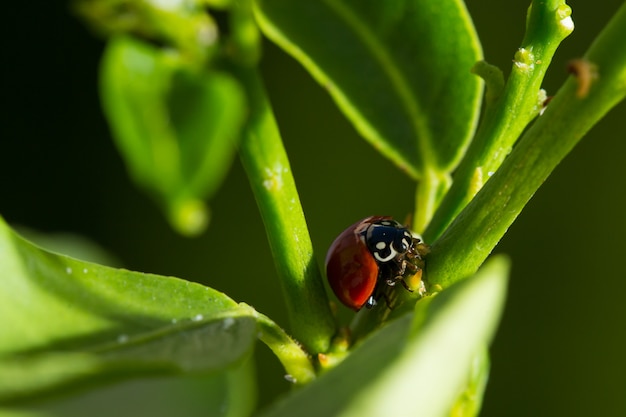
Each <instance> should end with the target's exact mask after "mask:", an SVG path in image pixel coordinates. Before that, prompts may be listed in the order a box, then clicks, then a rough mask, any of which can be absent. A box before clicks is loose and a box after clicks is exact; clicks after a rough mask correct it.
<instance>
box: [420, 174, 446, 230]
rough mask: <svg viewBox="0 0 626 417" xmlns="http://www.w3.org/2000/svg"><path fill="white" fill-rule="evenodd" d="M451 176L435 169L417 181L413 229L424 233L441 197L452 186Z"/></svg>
mask: <svg viewBox="0 0 626 417" xmlns="http://www.w3.org/2000/svg"><path fill="white" fill-rule="evenodd" d="M450 183H451V180H450V176H449V175H447V174H440V173H438V172H435V171H433V170H428V171H426V172H425V174H424V177H423V178H422V179H421V180H420V181H419V182H418V183H417V190H416V192H415V213H414V215H413V224H412V229H413V231H414V232H417V233H419V234H422V233H424V230H425V229H426V225H427V224H428V223H429V222H430V220H431V219H432V218H433V215H434V214H435V211H436V210H437V206H438V205H439V203H440V202H441V197H442V196H443V195H444V194H445V192H446V191H447V190H448V188H450Z"/></svg>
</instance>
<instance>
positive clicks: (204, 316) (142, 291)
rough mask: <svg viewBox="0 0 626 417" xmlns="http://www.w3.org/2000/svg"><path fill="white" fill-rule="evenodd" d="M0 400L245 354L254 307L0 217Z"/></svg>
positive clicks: (219, 362) (224, 363)
mask: <svg viewBox="0 0 626 417" xmlns="http://www.w3.org/2000/svg"><path fill="white" fill-rule="evenodd" d="M0 258H1V259H2V263H0V280H1V282H2V288H3V291H2V292H0V317H2V322H1V323H0V403H3V402H16V401H19V400H25V399H28V398H32V397H34V396H37V397H38V396H40V395H41V394H42V393H49V392H54V391H55V390H60V389H64V388H68V387H72V386H84V385H85V384H95V383H101V382H103V381H106V380H110V379H114V378H124V377H136V376H138V375H142V374H154V373H159V374H162V373H177V372H194V371H201V372H214V371H218V370H223V369H225V368H228V367H232V366H234V365H236V364H237V363H239V362H240V361H241V360H243V359H244V358H246V357H247V356H248V355H249V353H250V351H251V349H252V346H253V343H254V341H255V338H256V333H257V325H256V318H255V317H256V312H255V311H254V310H253V309H251V308H250V307H247V306H243V305H238V304H237V303H235V302H234V301H233V300H231V299H230V298H228V297H227V296H225V295H224V294H222V293H220V292H218V291H215V290H212V289H210V288H207V287H204V286H201V285H199V284H194V283H191V282H187V281H183V280H179V279H176V278H168V277H160V276H156V275H151V274H142V273H137V272H131V271H126V270H122V269H113V268H109V267H104V266H101V265H97V264H92V263H88V262H83V261H79V260H75V259H72V258H68V257H65V256H61V255H56V254H53V253H50V252H47V251H44V250H42V249H40V248H38V247H36V246H34V245H32V244H30V243H29V242H27V241H25V240H23V239H22V238H20V237H19V236H17V235H16V234H15V233H13V232H12V231H11V230H10V228H9V227H8V226H6V224H4V223H0Z"/></svg>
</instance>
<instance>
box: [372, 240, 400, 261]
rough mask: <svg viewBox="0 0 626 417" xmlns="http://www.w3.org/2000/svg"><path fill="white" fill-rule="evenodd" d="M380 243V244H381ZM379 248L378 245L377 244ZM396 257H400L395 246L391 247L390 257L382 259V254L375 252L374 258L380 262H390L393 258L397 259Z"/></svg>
mask: <svg viewBox="0 0 626 417" xmlns="http://www.w3.org/2000/svg"><path fill="white" fill-rule="evenodd" d="M379 243H380V242H379ZM376 245H377V246H378V243H377V244H376ZM396 255H398V252H396V251H395V249H394V248H393V246H389V256H386V257H384V258H383V257H381V256H380V254H379V253H378V252H374V258H376V260H377V261H378V262H389V261H390V260H392V259H393V258H395V257H396Z"/></svg>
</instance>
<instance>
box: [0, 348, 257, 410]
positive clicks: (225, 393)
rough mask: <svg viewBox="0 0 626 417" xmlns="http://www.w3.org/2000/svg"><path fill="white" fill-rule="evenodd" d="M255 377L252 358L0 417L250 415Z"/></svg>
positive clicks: (36, 403) (34, 404) (29, 406)
mask: <svg viewBox="0 0 626 417" xmlns="http://www.w3.org/2000/svg"><path fill="white" fill-rule="evenodd" d="M255 382H256V378H255V372H254V365H253V361H252V360H247V361H245V362H244V363H242V364H241V366H237V367H236V368H234V369H228V370H226V371H221V372H217V373H213V374H210V375H187V376H185V377H181V376H176V377H160V378H154V377H151V378H142V379H137V380H132V381H126V382H123V383H118V384H115V385H111V386H107V387H102V388H99V389H96V390H91V391H89V392H85V393H80V394H78V395H72V396H65V397H60V398H54V399H49V400H48V401H31V402H28V403H25V404H20V405H18V406H13V407H8V408H2V409H0V416H2V417H5V416H8V415H11V416H17V415H20V416H25V415H28V416H34V415H42V416H62V417H83V416H85V415H89V417H109V416H116V417H135V416H137V415H147V416H150V417H172V416H185V417H200V416H202V417H205V416H211V417H247V416H250V414H251V413H252V411H253V410H254V406H255V402H256V383H255ZM8 410H10V411H11V413H10V414H8ZM18 411H19V412H20V414H17V412H18ZM27 413H28V414H27ZM35 413H37V414H35Z"/></svg>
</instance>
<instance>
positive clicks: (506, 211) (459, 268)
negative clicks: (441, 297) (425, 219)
mask: <svg viewBox="0 0 626 417" xmlns="http://www.w3.org/2000/svg"><path fill="white" fill-rule="evenodd" d="M624 39H626V4H624V5H622V7H621V8H620V10H619V11H618V12H617V14H616V15H615V16H614V18H613V19H612V21H611V22H610V23H609V24H608V25H607V26H606V27H605V29H604V30H603V32H602V33H601V34H600V35H599V36H598V38H597V39H596V41H595V42H594V43H593V45H592V46H591V47H590V49H589V51H588V52H587V54H586V56H585V58H584V59H585V60H586V61H587V62H589V63H590V64H591V65H594V66H595V67H596V68H597V69H598V73H599V76H598V78H597V79H596V80H595V82H594V83H592V85H591V87H590V89H589V91H588V94H587V95H585V96H583V97H581V96H580V95H579V94H577V90H578V87H579V85H578V83H579V82H581V80H579V79H577V78H576V77H574V76H572V77H570V78H569V79H568V80H567V82H566V83H565V84H564V85H563V87H562V88H561V89H560V90H559V92H558V93H557V94H556V96H555V97H554V99H553V100H552V101H551V102H550V104H549V105H548V107H547V109H546V111H545V113H544V114H543V115H542V116H540V117H539V118H538V119H537V120H536V122H535V123H534V124H533V125H532V126H531V127H530V129H529V130H528V131H527V132H526V133H525V134H524V135H523V137H522V139H521V140H520V142H519V143H518V144H517V146H516V147H515V149H514V150H513V152H512V153H511V154H510V156H509V157H508V158H507V159H506V160H505V161H504V163H503V164H502V167H501V168H500V169H499V170H498V171H497V172H496V173H495V175H493V177H492V178H491V179H490V180H489V181H488V182H487V183H486V184H485V186H484V187H483V188H482V189H481V190H480V192H478V194H477V195H476V197H475V198H474V199H473V200H472V201H471V202H470V203H469V204H468V205H467V206H466V208H465V209H464V210H463V211H462V212H461V213H460V214H459V216H458V217H457V218H456V219H455V220H454V222H452V224H451V225H450V226H449V227H448V229H446V231H445V233H444V234H443V235H442V236H441V238H440V239H438V240H437V241H436V242H434V244H433V245H432V252H431V254H430V255H429V257H428V261H427V265H426V267H427V269H426V272H427V280H428V282H429V284H430V285H431V288H433V285H439V286H441V287H442V288H446V287H448V286H450V285H451V284H453V283H454V282H456V281H458V280H460V279H463V278H465V277H467V276H470V275H471V274H472V273H474V272H475V271H476V270H477V269H478V267H479V266H480V265H481V264H482V263H483V261H484V260H485V259H486V258H487V256H488V255H489V253H490V252H491V251H492V249H493V248H494V247H495V245H496V244H497V243H498V241H499V240H500V238H501V237H502V236H503V235H504V233H505V232H506V230H507V229H508V227H509V226H510V225H511V224H512V223H513V221H514V220H515V218H516V217H517V215H518V214H519V213H520V211H521V210H522V208H523V207H524V206H525V204H526V203H527V202H528V200H530V198H531V197H532V196H533V194H534V193H535V191H537V189H538V188H539V187H540V186H541V184H542V183H543V182H544V181H545V179H546V178H547V177H548V175H549V174H550V173H551V172H552V171H553V170H554V168H555V167H556V166H557V165H558V163H559V162H560V161H561V160H562V159H563V158H564V157H565V156H566V155H567V154H568V153H569V152H570V151H571V150H572V148H573V147H574V145H576V143H578V141H579V140H580V139H581V138H582V137H583V135H584V134H585V133H586V132H587V131H588V130H589V129H590V128H591V127H592V126H593V125H594V124H595V123H596V122H597V121H598V120H599V119H600V118H602V117H603V116H604V115H605V114H606V113H607V112H608V111H609V110H610V109H611V108H612V107H614V106H615V105H616V104H617V103H618V102H619V101H621V100H623V99H624V97H626V48H624Z"/></svg>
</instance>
